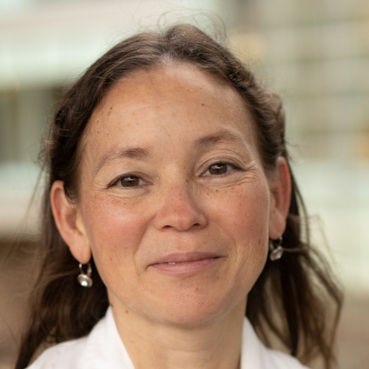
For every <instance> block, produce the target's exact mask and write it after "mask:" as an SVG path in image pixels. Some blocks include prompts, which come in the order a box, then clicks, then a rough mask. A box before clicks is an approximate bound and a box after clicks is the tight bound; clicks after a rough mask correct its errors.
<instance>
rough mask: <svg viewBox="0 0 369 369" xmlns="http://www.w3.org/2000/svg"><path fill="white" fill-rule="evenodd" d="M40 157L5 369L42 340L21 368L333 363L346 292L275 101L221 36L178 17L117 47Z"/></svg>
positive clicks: (84, 83)
mask: <svg viewBox="0 0 369 369" xmlns="http://www.w3.org/2000/svg"><path fill="white" fill-rule="evenodd" d="M45 165H46V170H47V173H48V179H47V186H46V188H45V197H44V220H43V225H44V230H43V237H44V239H43V244H44V245H45V249H46V253H45V259H44V263H43V266H42V270H41V273H40V277H39V280H38V283H37V287H36V289H35V291H34V296H33V301H34V302H33V310H32V315H31V319H30V325H29V327H28V330H27V332H26V334H25V337H24V340H23V343H22V346H21V350H20V354H19V357H18V362H17V365H16V368H18V369H19V368H24V367H26V366H27V365H29V363H30V361H31V359H32V357H36V356H37V355H38V353H39V352H41V351H42V350H43V349H44V348H45V346H49V345H51V347H50V348H48V349H47V350H46V351H45V352H44V353H43V354H42V355H41V356H40V357H39V358H38V359H36V361H35V362H34V364H33V365H31V366H30V368H32V369H36V368H63V369H65V368H76V369H78V368H86V367H89V368H96V369H97V368H110V369H114V368H117V369H118V368H122V369H123V368H136V369H141V368H142V369H145V368H164V369H165V368H227V369H236V368H242V369H247V368H252V369H259V368H260V369H262V368H268V369H273V368H302V367H303V366H302V364H300V363H299V362H298V361H297V360H296V359H294V358H293V356H295V357H299V358H300V359H301V360H302V361H303V362H306V363H307V362H309V360H310V359H311V358H313V357H314V356H316V355H320V356H321V357H322V358H323V361H324V363H325V367H326V368H330V367H331V365H332V362H333V354H332V342H333V338H334V334H335V328H336V324H337V317H338V311H339V306H340V293H339V290H338V289H337V287H336V285H335V283H334V282H333V281H332V279H331V278H330V276H329V275H328V274H327V271H326V270H327V269H326V266H325V265H322V264H321V259H320V258H318V257H317V254H316V252H314V251H313V250H312V248H311V246H310V244H309V242H308V240H305V241H304V240H303V239H302V233H304V232H303V231H305V233H306V230H305V229H302V224H301V217H300V213H301V211H302V210H303V209H302V201H301V198H300V196H299V193H298V190H297V186H296V183H295V181H294V179H293V176H292V172H291V169H290V166H289V160H288V153H287V148H286V144H285V139H284V115H283V112H282V108H281V103H280V101H279V99H278V97H277V96H276V95H272V94H269V93H268V92H267V91H265V90H263V89H262V88H261V87H260V86H259V85H258V84H257V83H256V81H255V79H254V77H253V75H252V74H251V73H250V72H249V71H248V70H247V69H245V67H244V66H243V65H241V63H240V62H239V61H238V60H237V59H236V58H235V57H234V56H233V55H232V54H231V53H230V52H229V51H228V50H227V49H225V48H224V47H223V46H221V45H219V44H218V43H216V42H215V41H214V40H212V39H211V38H209V37H208V36H207V35H205V34H204V33H202V32H201V31H200V30H198V29H197V28H195V27H193V26H190V25H177V26H174V27H172V28H170V29H168V30H167V31H166V32H164V33H142V34H138V35H136V36H133V37H131V38H129V39H127V40H125V41H123V42H121V43H119V44H118V45H116V46H115V47H113V48H112V49H111V50H110V51H108V52H107V53H106V54H105V55H104V56H102V57H101V58H100V59H99V60H98V61H97V62H96V63H95V64H93V65H92V66H91V67H90V68H89V69H88V70H87V72H86V73H85V74H84V75H83V76H82V77H81V78H80V80H79V81H77V83H76V84H75V85H74V86H73V87H72V88H71V89H70V90H69V91H68V92H67V93H66V95H65V97H64V100H63V101H62V103H61V105H60V107H59V109H58V111H57V113H56V116H55V119H54V122H53V126H52V133H51V137H50V139H49V140H48V146H47V147H46V150H45ZM77 280H78V282H79V284H80V285H79V284H78V283H77ZM329 299H330V300H333V302H334V303H335V304H336V307H337V309H336V314H335V315H334V319H333V322H332V326H331V325H330V322H329V319H327V308H326V303H327V300H329ZM245 315H246V318H245ZM255 331H256V332H257V334H258V336H259V337H260V338H258V337H257V335H256V333H255ZM275 338H278V339H279V340H280V341H281V343H282V344H284V346H285V347H286V349H288V351H289V352H290V354H291V356H289V355H286V354H283V353H281V352H277V351H273V350H271V349H269V348H267V347H268V346H269V345H270V339H272V340H274V341H275ZM262 341H263V342H264V343H262ZM55 344H56V345H55Z"/></svg>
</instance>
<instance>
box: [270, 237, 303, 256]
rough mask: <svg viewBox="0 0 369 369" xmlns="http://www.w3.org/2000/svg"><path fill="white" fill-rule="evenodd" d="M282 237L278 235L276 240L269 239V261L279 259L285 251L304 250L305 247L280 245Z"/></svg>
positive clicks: (300, 251)
mask: <svg viewBox="0 0 369 369" xmlns="http://www.w3.org/2000/svg"><path fill="white" fill-rule="evenodd" d="M282 242H283V238H282V237H279V239H278V240H269V259H270V260H271V261H276V260H279V259H280V258H281V257H282V256H283V254H284V253H285V252H287V253H291V254H292V253H303V252H304V251H306V247H294V248H292V247H291V248H290V247H289V248H285V247H282Z"/></svg>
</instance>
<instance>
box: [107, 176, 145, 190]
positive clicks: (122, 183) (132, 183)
mask: <svg viewBox="0 0 369 369" xmlns="http://www.w3.org/2000/svg"><path fill="white" fill-rule="evenodd" d="M143 184H144V181H143V179H142V178H141V177H139V176H136V175H134V174H127V175H123V176H121V177H119V178H118V179H116V180H115V181H114V182H113V183H112V186H119V187H140V186H142V185H143Z"/></svg>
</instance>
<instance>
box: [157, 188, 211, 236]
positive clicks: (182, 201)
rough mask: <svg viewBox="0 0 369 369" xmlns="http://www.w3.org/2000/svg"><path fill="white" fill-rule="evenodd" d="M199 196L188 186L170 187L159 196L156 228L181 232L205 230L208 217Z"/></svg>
mask: <svg viewBox="0 0 369 369" xmlns="http://www.w3.org/2000/svg"><path fill="white" fill-rule="evenodd" d="M199 197H200V196H199V195H198V196H196V194H195V191H194V190H193V189H192V188H191V186H190V185H188V184H182V185H176V186H170V187H169V188H166V189H165V190H163V191H162V192H161V194H160V195H159V200H158V203H159V206H158V211H157V212H156V215H155V226H156V228H158V229H161V230H162V229H173V230H176V231H179V232H184V231H189V230H192V229H201V228H204V227H205V226H206V224H207V217H206V215H205V212H204V209H202V206H201V203H200V201H199V200H200V199H199Z"/></svg>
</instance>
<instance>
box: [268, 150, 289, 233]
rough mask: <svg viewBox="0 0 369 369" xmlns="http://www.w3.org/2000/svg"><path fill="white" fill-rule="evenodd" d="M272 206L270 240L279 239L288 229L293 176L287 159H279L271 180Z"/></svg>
mask: <svg viewBox="0 0 369 369" xmlns="http://www.w3.org/2000/svg"><path fill="white" fill-rule="evenodd" d="M269 186H270V191H271V195H272V198H271V206H270V218H269V238H270V239H272V240H275V239H278V238H279V237H281V235H282V234H283V232H284V230H285V228H286V219H287V215H288V210H289V208H290V201H291V174H290V170H289V167H288V163H287V161H286V159H285V158H283V157H280V158H278V159H277V167H276V170H275V172H273V174H272V175H271V177H270V179H269Z"/></svg>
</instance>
